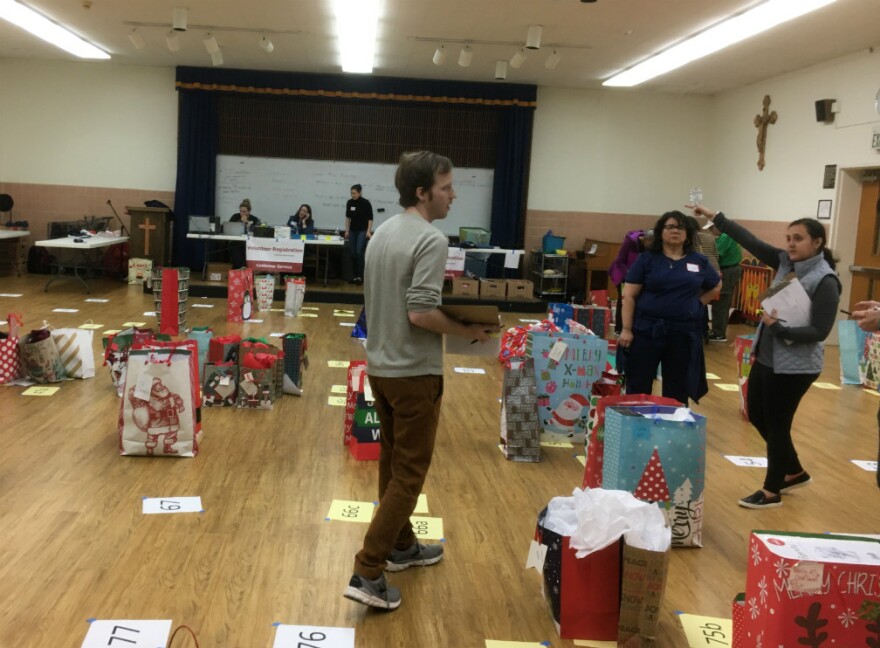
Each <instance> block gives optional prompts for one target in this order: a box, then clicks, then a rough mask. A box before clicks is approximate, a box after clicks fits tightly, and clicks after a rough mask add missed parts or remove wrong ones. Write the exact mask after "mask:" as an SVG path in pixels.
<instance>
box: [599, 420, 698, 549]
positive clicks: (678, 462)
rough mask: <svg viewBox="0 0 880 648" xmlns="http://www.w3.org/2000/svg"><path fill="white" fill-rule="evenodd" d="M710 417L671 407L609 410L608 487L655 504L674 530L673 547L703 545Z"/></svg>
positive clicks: (604, 474) (605, 471) (605, 480)
mask: <svg viewBox="0 0 880 648" xmlns="http://www.w3.org/2000/svg"><path fill="white" fill-rule="evenodd" d="M705 472H706V418H705V417H704V416H700V415H699V414H696V413H694V412H691V411H690V410H688V409H686V408H676V407H672V406H667V405H643V406H625V407H610V408H608V409H606V411H605V452H604V460H603V464H602V487H603V488H607V489H613V490H623V491H627V492H629V493H632V494H633V495H635V497H636V498H637V499H640V500H642V501H645V502H654V503H656V504H657V506H658V507H659V508H660V510H661V511H662V512H663V513H664V514H665V515H666V518H667V522H668V524H669V527H670V528H671V529H672V544H673V546H679V547H701V546H702V544H703V543H702V528H703V484H704V480H705Z"/></svg>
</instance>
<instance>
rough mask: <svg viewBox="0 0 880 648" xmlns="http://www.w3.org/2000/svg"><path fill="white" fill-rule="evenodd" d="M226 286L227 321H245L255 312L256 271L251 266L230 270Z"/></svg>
mask: <svg viewBox="0 0 880 648" xmlns="http://www.w3.org/2000/svg"><path fill="white" fill-rule="evenodd" d="M228 277H229V278H228V283H227V286H226V321H227V322H245V321H247V320H249V319H250V318H251V316H252V315H253V312H254V273H253V270H251V269H250V268H244V269H242V270H230V271H229V275H228Z"/></svg>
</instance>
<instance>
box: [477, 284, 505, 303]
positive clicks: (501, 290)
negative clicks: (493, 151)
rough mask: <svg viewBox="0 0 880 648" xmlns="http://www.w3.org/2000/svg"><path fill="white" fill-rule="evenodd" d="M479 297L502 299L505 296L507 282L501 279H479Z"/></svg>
mask: <svg viewBox="0 0 880 648" xmlns="http://www.w3.org/2000/svg"><path fill="white" fill-rule="evenodd" d="M480 297H481V298H482V299H504V298H505V297H507V282H506V281H504V280H502V279H481V280H480Z"/></svg>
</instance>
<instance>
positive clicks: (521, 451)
mask: <svg viewBox="0 0 880 648" xmlns="http://www.w3.org/2000/svg"><path fill="white" fill-rule="evenodd" d="M537 394H538V391H537V383H536V381H535V361H534V360H532V359H531V358H523V359H519V360H513V361H511V362H510V366H508V367H505V369H504V378H503V380H502V386H501V449H502V451H503V452H504V456H505V457H507V458H508V459H510V460H511V461H517V462H530V463H535V462H538V461H540V460H541V422H540V421H539V420H538V401H537Z"/></svg>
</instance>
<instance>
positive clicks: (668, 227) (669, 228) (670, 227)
mask: <svg viewBox="0 0 880 648" xmlns="http://www.w3.org/2000/svg"><path fill="white" fill-rule="evenodd" d="M663 229H665V230H666V231H667V232H672V231H675V230H678V231H680V232H683V231H684V230H685V229H687V228H685V226H684V225H664V226H663Z"/></svg>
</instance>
